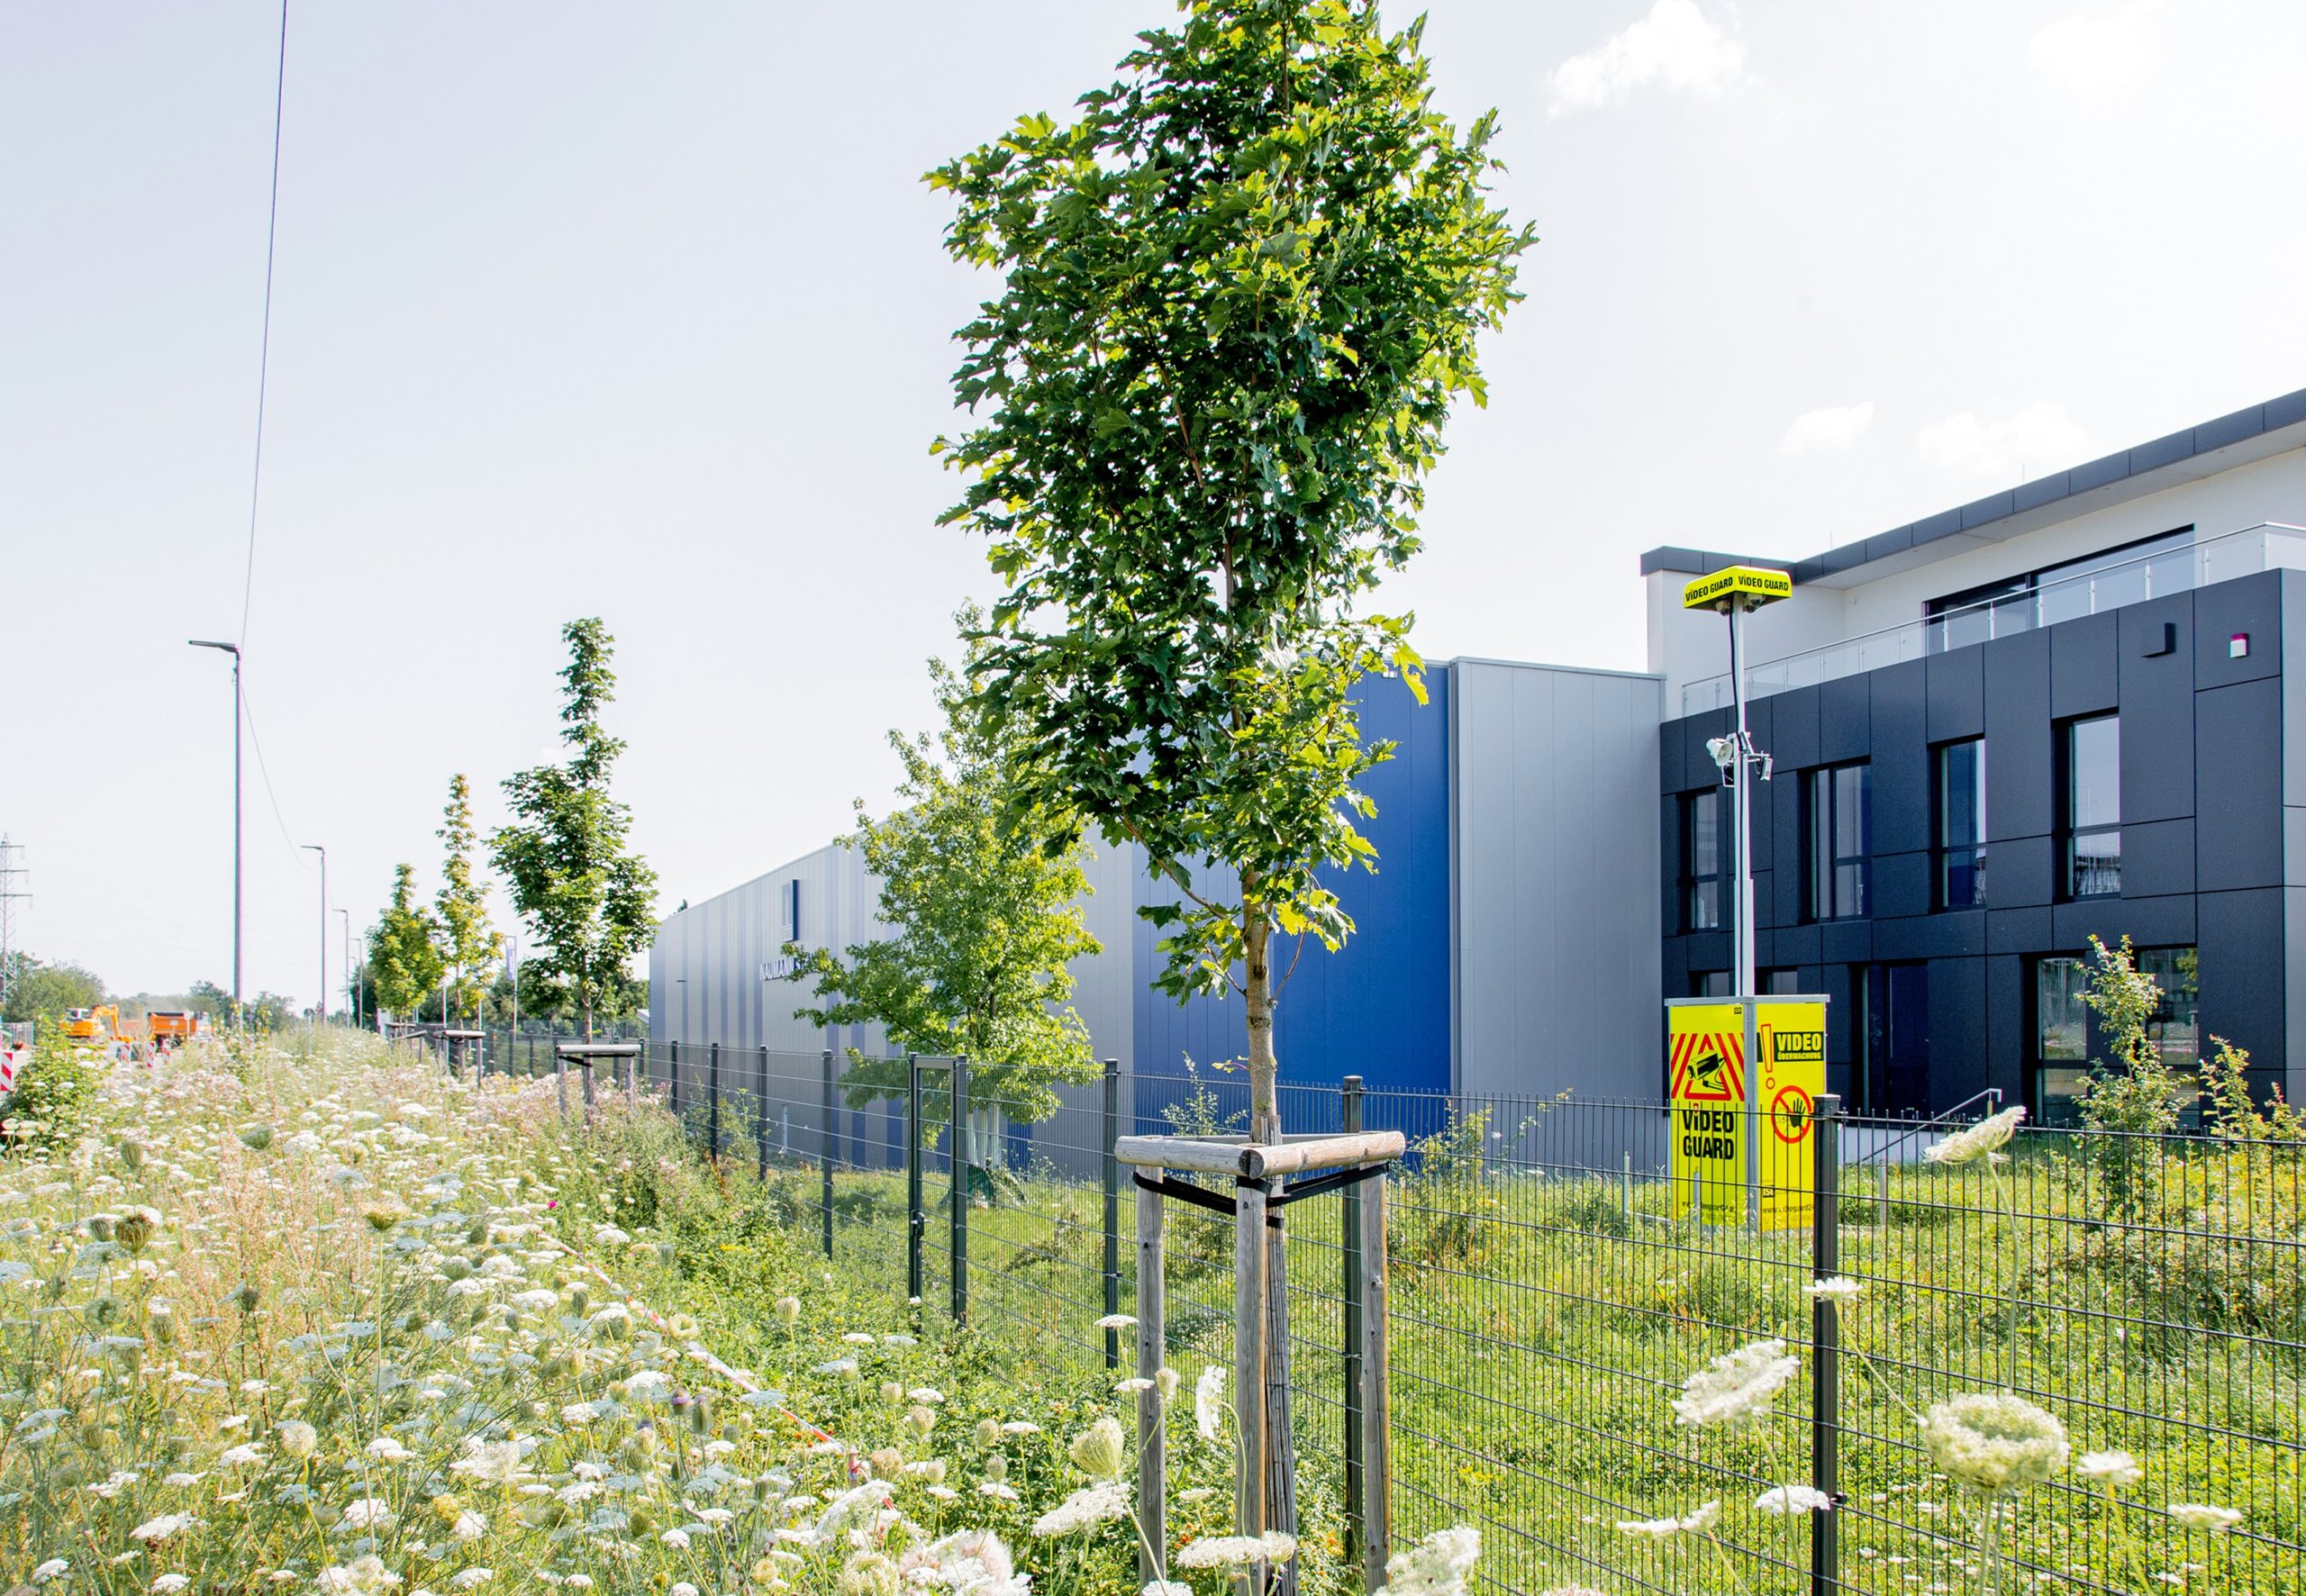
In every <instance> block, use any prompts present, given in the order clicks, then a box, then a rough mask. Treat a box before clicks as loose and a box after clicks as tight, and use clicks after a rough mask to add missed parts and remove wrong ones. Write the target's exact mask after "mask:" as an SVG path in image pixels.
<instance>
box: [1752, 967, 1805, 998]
mask: <svg viewBox="0 0 2306 1596" xmlns="http://www.w3.org/2000/svg"><path fill="white" fill-rule="evenodd" d="M1754 984H1755V985H1756V986H1757V987H1759V988H1760V989H1761V995H1762V996H1764V997H1798V996H1800V995H1801V994H1802V972H1801V971H1799V970H1764V971H1762V972H1761V973H1760V974H1759V975H1757V977H1756V979H1755V982H1754Z"/></svg>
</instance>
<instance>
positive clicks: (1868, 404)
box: [1777, 399, 1874, 455]
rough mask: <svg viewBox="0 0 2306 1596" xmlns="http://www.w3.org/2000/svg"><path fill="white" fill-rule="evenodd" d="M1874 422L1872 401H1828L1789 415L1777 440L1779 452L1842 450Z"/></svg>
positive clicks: (1813, 452)
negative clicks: (1788, 421)
mask: <svg viewBox="0 0 2306 1596" xmlns="http://www.w3.org/2000/svg"><path fill="white" fill-rule="evenodd" d="M1873 424H1874V401H1872V400H1871V399H1868V400H1866V401H1865V402H1864V403H1862V404H1828V405H1824V406H1822V407H1820V408H1819V409H1817V410H1808V411H1804V412H1802V413H1801V414H1800V415H1797V416H1795V417H1794V418H1793V425H1792V426H1790V427H1788V428H1786V429H1785V436H1784V437H1783V438H1781V439H1779V440H1777V452H1778V453H1780V454H1782V455H1811V454H1824V453H1827V452H1828V451H1830V450H1837V449H1848V447H1849V446H1850V445H1851V444H1853V443H1855V442H1857V440H1858V438H1859V436H1860V435H1861V434H1863V433H1864V432H1865V431H1866V428H1868V427H1870V426H1872V425H1873Z"/></svg>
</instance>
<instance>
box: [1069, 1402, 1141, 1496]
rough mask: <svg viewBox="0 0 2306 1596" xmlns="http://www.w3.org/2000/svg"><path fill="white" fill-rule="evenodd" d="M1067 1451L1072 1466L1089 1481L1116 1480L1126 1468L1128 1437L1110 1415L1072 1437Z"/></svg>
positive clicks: (1127, 1463)
mask: <svg viewBox="0 0 2306 1596" xmlns="http://www.w3.org/2000/svg"><path fill="white" fill-rule="evenodd" d="M1067 1451H1068V1453H1069V1454H1070V1455H1071V1456H1072V1458H1073V1465H1074V1466H1075V1467H1076V1468H1077V1469H1079V1470H1080V1471H1081V1472H1082V1473H1083V1474H1086V1475H1088V1476H1089V1477H1090V1478H1091V1479H1093V1480H1117V1479H1119V1478H1120V1477H1121V1474H1122V1472H1123V1471H1124V1470H1126V1469H1127V1468H1128V1467H1129V1441H1128V1438H1127V1437H1124V1436H1123V1435H1122V1434H1121V1420H1120V1419H1115V1418H1114V1417H1113V1416H1112V1414H1110V1413H1108V1414H1106V1415H1105V1416H1104V1417H1103V1418H1102V1419H1098V1420H1097V1421H1096V1422H1095V1423H1094V1424H1093V1425H1091V1426H1090V1427H1089V1428H1086V1429H1085V1430H1083V1431H1082V1432H1081V1433H1080V1434H1079V1435H1077V1436H1075V1437H1073V1441H1072V1445H1071V1446H1069V1447H1067Z"/></svg>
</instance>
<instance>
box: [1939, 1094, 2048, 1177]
mask: <svg viewBox="0 0 2306 1596" xmlns="http://www.w3.org/2000/svg"><path fill="white" fill-rule="evenodd" d="M2025 1117H2026V1108H2025V1105H2024V1104H2023V1103H2020V1104H2019V1105H2018V1106H2017V1107H2015V1108H2007V1109H2004V1110H2002V1111H2001V1112H2000V1113H1998V1114H1993V1115H1991V1116H1989V1117H1988V1118H1986V1119H1984V1120H1979V1121H1978V1122H1977V1123H1976V1124H1975V1125H1973V1126H1971V1127H1970V1128H1969V1129H1966V1130H1956V1132H1954V1134H1953V1135H1951V1136H1949V1137H1947V1138H1946V1139H1945V1140H1944V1141H1941V1142H1939V1143H1938V1144H1937V1145H1936V1146H1935V1147H1929V1148H1927V1149H1926V1150H1924V1152H1923V1153H1922V1155H1921V1156H1923V1157H1924V1158H1927V1159H1929V1162H1930V1163H1932V1164H1950V1165H1963V1164H1975V1163H1976V1162H1977V1161H1978V1160H1979V1159H1981V1158H1983V1157H1984V1156H1986V1155H1987V1154H1989V1153H1995V1152H1999V1151H2001V1150H2002V1147H2004V1146H2005V1145H2006V1144H2007V1143H2008V1142H2009V1140H2010V1138H2011V1135H2012V1134H2013V1133H2015V1132H2016V1130H2017V1129H2018V1121H2019V1120H2023V1119H2024V1118H2025Z"/></svg>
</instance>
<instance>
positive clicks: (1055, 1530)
mask: <svg viewBox="0 0 2306 1596" xmlns="http://www.w3.org/2000/svg"><path fill="white" fill-rule="evenodd" d="M1128 1511H1129V1487H1128V1486H1127V1485H1125V1484H1123V1483H1121V1481H1119V1480H1102V1481H1100V1482H1098V1483H1096V1484H1094V1485H1088V1486H1085V1487H1083V1488H1082V1489H1081V1490H1079V1491H1076V1492H1074V1493H1073V1494H1072V1495H1070V1496H1068V1497H1067V1498H1066V1499H1065V1500H1064V1501H1061V1502H1059V1503H1058V1504H1057V1506H1055V1507H1053V1508H1051V1509H1050V1510H1049V1511H1048V1512H1046V1513H1043V1514H1042V1515H1041V1516H1040V1518H1038V1519H1034V1520H1033V1533H1034V1534H1035V1535H1044V1536H1046V1535H1070V1534H1072V1533H1073V1532H1074V1531H1075V1530H1076V1529H1086V1528H1088V1527H1089V1526H1090V1525H1092V1524H1103V1523H1104V1522H1105V1521H1106V1520H1107V1519H1119V1518H1121V1517H1123V1516H1124V1515H1126V1514H1127V1513H1128Z"/></svg>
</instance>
